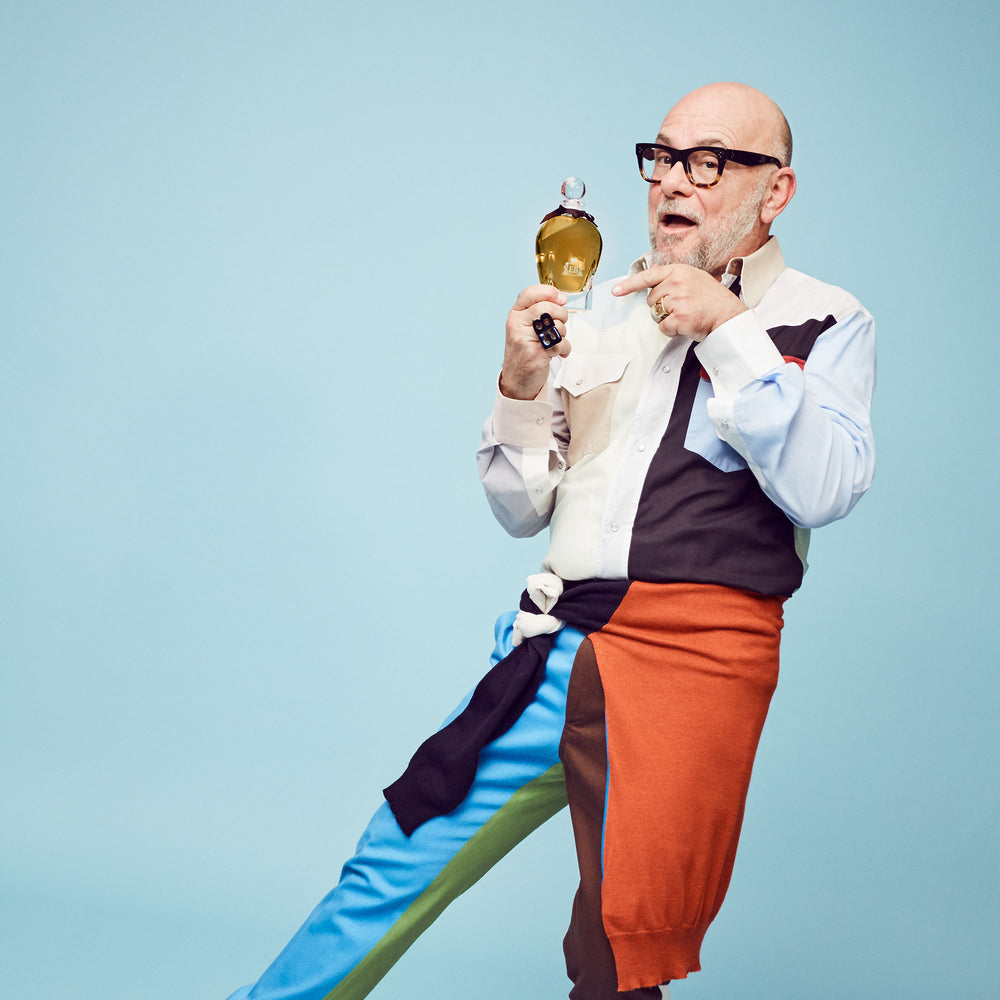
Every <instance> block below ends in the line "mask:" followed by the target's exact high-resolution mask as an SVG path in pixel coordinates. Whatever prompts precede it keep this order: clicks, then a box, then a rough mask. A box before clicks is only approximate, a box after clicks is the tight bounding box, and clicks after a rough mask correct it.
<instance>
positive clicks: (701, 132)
mask: <svg viewBox="0 0 1000 1000" xmlns="http://www.w3.org/2000/svg"><path fill="white" fill-rule="evenodd" d="M656 141H657V142H661V143H663V144H664V145H665V146H680V147H685V146H725V147H729V148H731V149H735V148H737V147H738V145H739V132H738V129H737V128H736V127H735V126H734V125H732V124H728V123H727V122H726V121H725V120H724V119H721V118H718V117H713V116H708V115H691V114H677V113H675V112H671V113H670V114H669V115H667V117H666V118H664V119H663V124H662V125H661V126H660V131H659V134H658V135H657V137H656Z"/></svg>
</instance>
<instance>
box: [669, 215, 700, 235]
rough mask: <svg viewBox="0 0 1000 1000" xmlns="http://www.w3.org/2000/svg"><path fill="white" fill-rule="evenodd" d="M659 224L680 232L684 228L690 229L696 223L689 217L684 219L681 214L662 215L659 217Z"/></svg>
mask: <svg viewBox="0 0 1000 1000" xmlns="http://www.w3.org/2000/svg"><path fill="white" fill-rule="evenodd" d="M660 225H661V226H663V227H664V228H665V229H669V230H672V231H674V232H681V231H682V230H685V229H691V228H692V227H693V226H695V225H697V223H695V222H693V221H692V220H691V219H686V218H685V217H684V216H683V215H663V216H661V217H660Z"/></svg>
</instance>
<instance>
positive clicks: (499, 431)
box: [493, 385, 553, 448]
mask: <svg viewBox="0 0 1000 1000" xmlns="http://www.w3.org/2000/svg"><path fill="white" fill-rule="evenodd" d="M545 393H546V386H544V385H543V386H542V388H541V389H539V391H538V396H536V397H535V398H534V399H509V398H508V397H507V396H505V395H504V394H503V393H502V392H501V391H500V389H499V388H497V393H496V398H495V399H494V401H493V434H494V436H495V437H496V439H497V441H499V442H500V443H501V444H511V445H515V446H516V447H518V448H547V447H548V445H549V441H550V440H551V439H552V429H551V428H552V411H553V406H552V404H551V403H550V402H548V401H547V400H546V399H544V398H543V399H539V396H544V395H545Z"/></svg>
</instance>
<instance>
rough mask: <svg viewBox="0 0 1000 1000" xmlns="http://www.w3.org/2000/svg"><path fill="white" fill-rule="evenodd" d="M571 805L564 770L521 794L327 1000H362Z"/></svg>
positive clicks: (539, 779)
mask: <svg viewBox="0 0 1000 1000" xmlns="http://www.w3.org/2000/svg"><path fill="white" fill-rule="evenodd" d="M565 805H566V781H565V778H564V777H563V766H562V764H555V765H553V766H552V767H550V768H549V769H548V770H547V771H546V772H545V773H544V774H541V775H539V776H538V777H537V778H535V779H534V781H529V782H528V784H526V785H524V787H522V788H519V789H518V790H517V791H516V792H515V793H514V794H513V795H512V796H511V797H510V798H509V799H508V800H507V802H506V804H505V805H503V806H502V807H501V808H500V809H498V810H497V812H495V813H494V814H493V816H491V817H490V819H489V820H487V821H486V823H484V824H483V826H482V827H480V828H479V830H478V831H477V832H476V833H475V834H473V836H472V837H471V838H470V839H469V840H468V841H467V842H466V843H465V846H464V847H462V849H461V850H460V851H459V852H458V853H457V854H456V855H455V857H453V858H452V859H451V861H449V862H448V864H447V865H445V867H444V868H442V869H441V872H440V873H439V874H438V876H437V878H435V879H434V881H433V882H431V884H430V885H429V886H428V887H427V888H426V889H425V890H424V891H423V892H422V893H421V894H420V895H419V896H418V897H417V898H416V899H415V900H414V901H413V903H412V904H411V905H410V906H409V907H408V908H407V909H406V912H405V913H404V914H403V915H402V916H401V917H400V918H399V920H397V921H396V923H395V924H393V926H392V928H391V929H390V930H389V931H388V932H387V933H386V934H385V935H384V936H383V937H382V939H381V940H380V941H379V942H378V944H376V945H375V947H373V948H372V950H371V951H369V952H368V954H367V955H366V956H365V957H364V958H363V959H362V960H361V961H360V962H359V963H358V964H357V965H356V966H355V967H354V968H353V969H352V970H351V971H350V972H349V973H348V974H347V975H346V976H345V977H344V978H343V979H342V980H341V981H340V983H339V984H338V985H337V986H335V987H334V988H333V990H331V991H330V992H329V993H328V994H327V995H326V1000H361V998H362V997H366V996H368V994H369V993H370V992H371V991H372V990H373V989H374V988H375V986H376V985H377V984H378V982H379V980H380V979H382V977H383V976H384V975H385V974H386V973H387V972H388V971H389V970H390V969H391V968H392V967H393V965H395V964H396V962H398V961H399V959H400V957H401V956H402V954H403V952H405V951H406V949H407V948H409V947H410V945H411V944H413V942H414V941H416V939H417V938H418V937H419V936H420V935H421V934H422V933H423V932H424V931H425V930H427V928H428V927H430V925H431V924H432V923H433V922H434V921H435V920H436V919H437V918H438V917H439V916H440V914H441V913H442V911H443V910H444V908H445V907H446V906H447V905H448V904H449V903H450V902H451V901H452V900H454V899H457V898H458V897H459V896H461V895H462V893H463V892H465V890H466V889H469V888H470V887H471V886H473V885H475V883H476V882H478V881H479V879H481V878H482V877H483V875H485V874H486V872H488V871H489V870H490V869H491V868H492V867H493V866H494V865H495V864H496V863H497V862H498V861H499V860H500V859H501V858H502V857H503V856H504V855H505V854H507V853H508V851H510V850H512V849H513V848H514V847H515V846H517V844H519V843H520V842H521V841H522V840H524V838H525V837H527V836H528V834H529V833H531V831H532V830H536V829H537V828H538V827H540V826H541V825H542V824H543V823H544V822H545V821H546V820H547V819H551V818H552V817H553V816H554V815H555V814H556V813H557V812H559V810H560V809H562V808H563V806H565Z"/></svg>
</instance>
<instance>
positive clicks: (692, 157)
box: [635, 142, 781, 188]
mask: <svg viewBox="0 0 1000 1000" xmlns="http://www.w3.org/2000/svg"><path fill="white" fill-rule="evenodd" d="M635 158H636V159H637V160H638V161H639V173H640V174H642V179H643V180H644V181H649V183H650V184H658V183H659V182H660V181H662V180H663V178H664V177H666V176H667V173H668V172H669V170H670V168H671V167H672V166H673V165H674V164H675V163H677V162H678V161H680V162H681V163H683V164H684V173H686V174H687V179H688V180H689V181H690V182H691V183H692V184H693V185H694V186H695V187H700V188H707V187H711V186H712V185H713V184H717V183H718V182H719V178H720V177H721V176H722V170H723V168H724V167H725V165H726V164H727V163H728V162H729V161H730V160H732V161H733V163H742V164H743V166H745V167H761V166H763V165H764V164H765V163H773V164H774V165H775V166H776V167H780V166H781V160H779V159H776V158H775V157H773V156H765V155H764V154H763V153H748V152H746V150H743V149H720V148H718V147H717V146H692V147H691V148H690V149H674V147H673V146H661V145H660V144H659V143H657V142H637V143H636V144H635Z"/></svg>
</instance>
